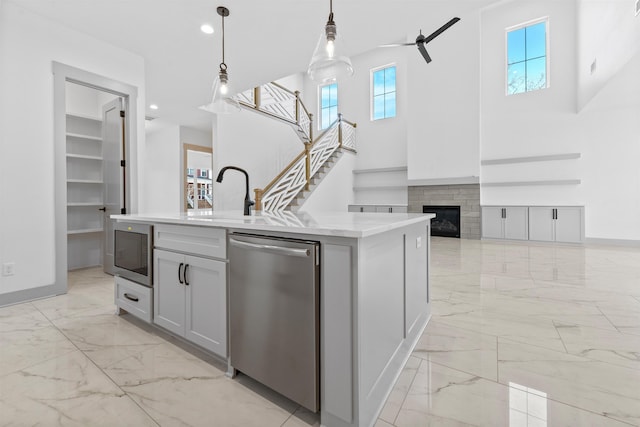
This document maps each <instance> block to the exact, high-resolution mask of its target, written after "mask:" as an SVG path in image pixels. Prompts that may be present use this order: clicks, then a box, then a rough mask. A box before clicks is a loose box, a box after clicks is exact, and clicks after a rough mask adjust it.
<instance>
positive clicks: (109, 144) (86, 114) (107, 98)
mask: <svg viewBox="0 0 640 427" xmlns="http://www.w3.org/2000/svg"><path fill="white" fill-rule="evenodd" d="M65 113H66V126H67V129H66V169H67V269H68V270H76V269H79V268H86V267H95V266H100V265H101V266H103V269H104V271H105V272H107V273H112V266H113V238H112V237H111V236H112V235H113V230H112V227H111V221H110V220H109V216H110V215H113V214H119V213H120V212H121V210H122V209H123V208H125V203H124V193H125V192H124V188H125V187H124V182H125V175H124V168H123V167H122V166H121V164H122V162H123V161H125V157H124V151H125V150H124V144H125V137H124V130H125V126H124V119H125V117H126V110H125V102H124V98H123V97H121V96H118V95H114V94H112V93H109V92H105V91H102V90H98V89H94V88H91V87H87V86H83V85H80V84H77V83H72V82H67V83H66V108H65Z"/></svg>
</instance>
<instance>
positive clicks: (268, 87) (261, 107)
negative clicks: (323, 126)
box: [234, 82, 313, 143]
mask: <svg viewBox="0 0 640 427" xmlns="http://www.w3.org/2000/svg"><path fill="white" fill-rule="evenodd" d="M234 99H235V100H236V101H238V104H240V105H241V106H242V107H244V108H248V109H250V110H255V111H258V112H260V113H263V114H266V115H268V116H271V117H273V118H275V119H278V120H281V121H284V122H287V123H288V124H290V125H292V126H295V127H296V128H297V130H298V133H299V135H300V138H301V139H302V142H304V143H307V142H309V141H311V140H312V139H313V115H312V114H310V113H309V111H308V110H307V108H306V107H305V105H304V103H303V102H302V100H301V99H300V92H298V91H295V92H294V91H291V90H289V89H287V88H286V87H284V86H281V85H279V84H278V83H275V82H270V83H266V84H263V85H262V86H258V87H255V88H253V89H249V90H247V91H244V92H242V93H239V94H238V95H236V96H235V97H234Z"/></svg>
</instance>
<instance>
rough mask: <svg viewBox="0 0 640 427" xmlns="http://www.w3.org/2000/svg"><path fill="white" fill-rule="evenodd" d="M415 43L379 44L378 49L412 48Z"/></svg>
mask: <svg viewBox="0 0 640 427" xmlns="http://www.w3.org/2000/svg"><path fill="white" fill-rule="evenodd" d="M413 45H415V43H391V44H381V45H380V46H378V47H398V46H413Z"/></svg>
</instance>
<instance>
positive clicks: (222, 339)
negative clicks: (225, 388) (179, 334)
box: [185, 256, 227, 357]
mask: <svg viewBox="0 0 640 427" xmlns="http://www.w3.org/2000/svg"><path fill="white" fill-rule="evenodd" d="M186 263H187V265H188V266H189V267H188V269H187V273H186V276H187V281H188V283H189V285H188V286H186V293H187V309H186V333H185V338H187V339H188V340H189V341H192V342H194V343H196V344H198V345H200V346H202V347H204V348H206V349H208V350H211V351H213V352H215V353H217V354H219V355H220V356H223V357H227V265H226V263H224V262H220V261H214V260H210V259H206V258H200V257H194V256H187V257H186Z"/></svg>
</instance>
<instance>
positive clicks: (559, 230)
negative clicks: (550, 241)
mask: <svg viewBox="0 0 640 427" xmlns="http://www.w3.org/2000/svg"><path fill="white" fill-rule="evenodd" d="M557 209H558V214H557V215H556V217H557V218H556V241H557V242H568V243H581V242H582V240H583V239H582V208H579V207H576V208H574V207H565V208H557Z"/></svg>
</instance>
